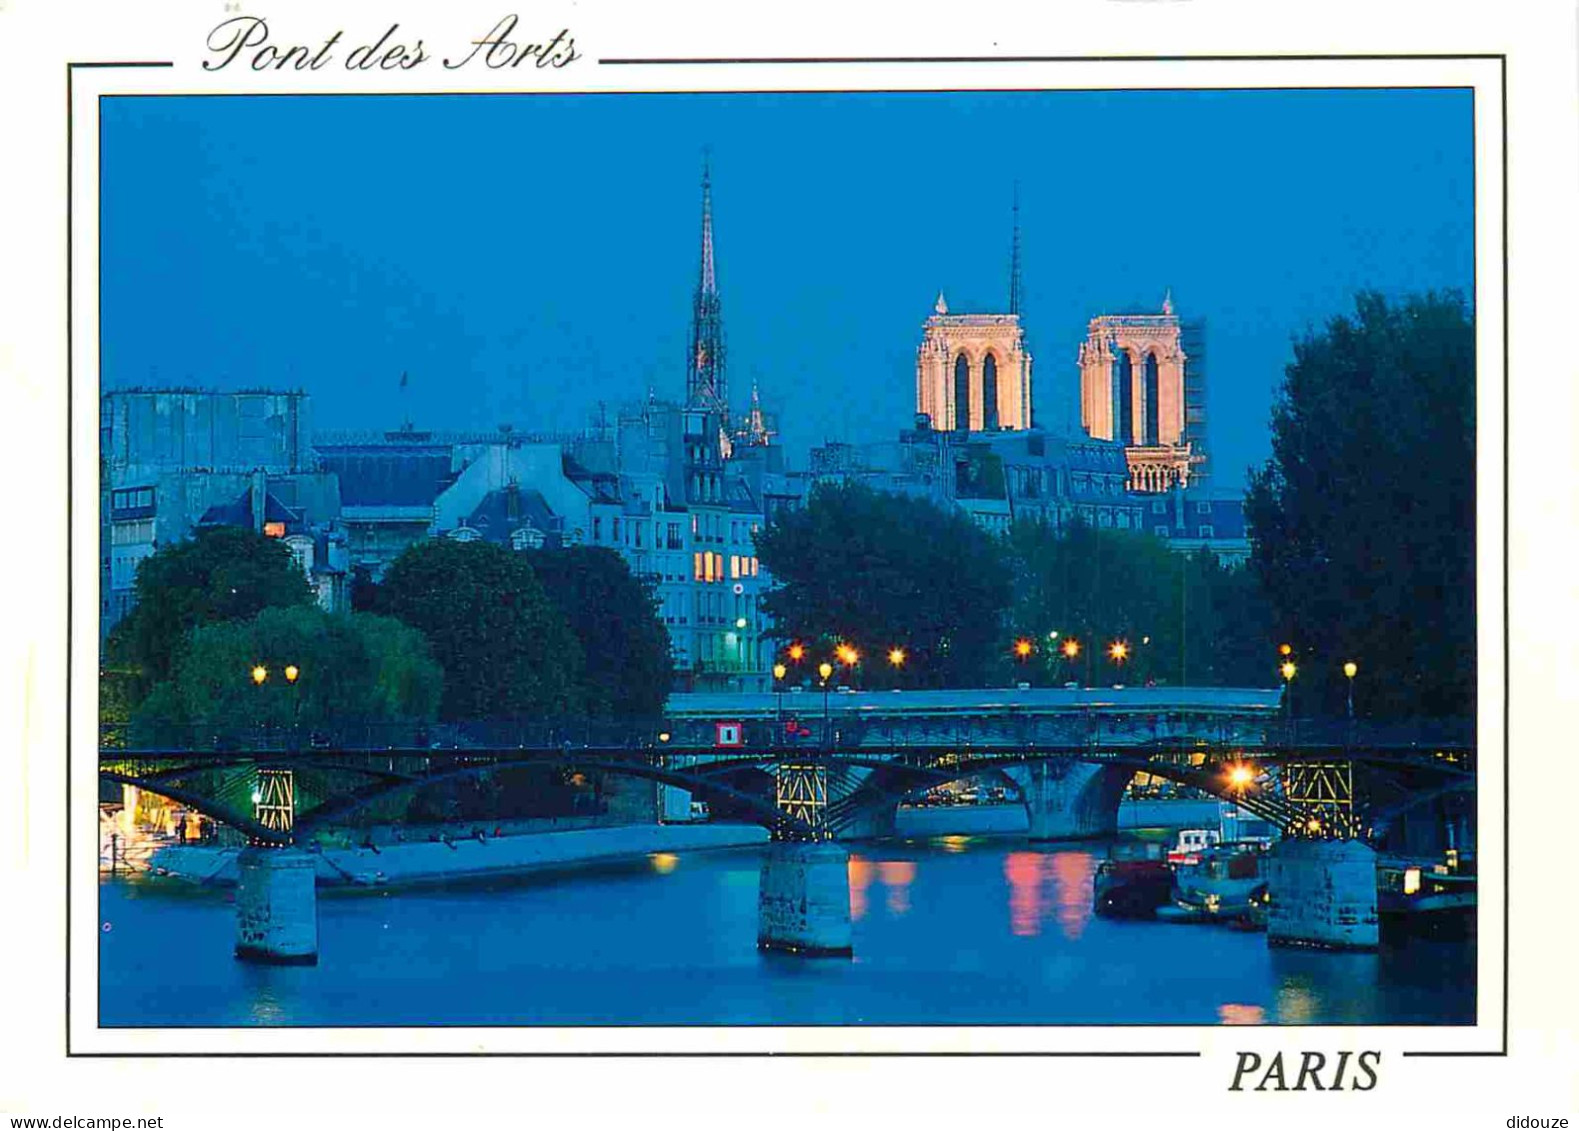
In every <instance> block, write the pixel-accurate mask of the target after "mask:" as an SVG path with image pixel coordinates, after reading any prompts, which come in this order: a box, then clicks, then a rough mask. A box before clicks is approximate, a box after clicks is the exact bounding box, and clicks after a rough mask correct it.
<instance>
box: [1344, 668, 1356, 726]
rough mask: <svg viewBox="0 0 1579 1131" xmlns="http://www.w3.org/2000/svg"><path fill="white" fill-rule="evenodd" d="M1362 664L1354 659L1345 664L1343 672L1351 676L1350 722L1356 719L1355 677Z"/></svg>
mask: <svg viewBox="0 0 1579 1131" xmlns="http://www.w3.org/2000/svg"><path fill="white" fill-rule="evenodd" d="M1359 670H1360V665H1359V664H1356V663H1355V662H1354V661H1353V660H1350V661H1348V662H1347V663H1345V664H1344V665H1343V674H1344V675H1346V676H1348V677H1349V722H1351V723H1352V722H1353V721H1354V677H1355V676H1356V675H1357V674H1359Z"/></svg>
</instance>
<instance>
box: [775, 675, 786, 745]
mask: <svg viewBox="0 0 1579 1131" xmlns="http://www.w3.org/2000/svg"><path fill="white" fill-rule="evenodd" d="M788 673H789V669H788V668H786V667H785V666H784V665H783V664H774V665H773V690H774V692H775V693H776V694H777V696H778V702H777V703H776V704H775V705H774V707H773V721H774V722H775V723H777V724H778V726H777V730H778V733H779V735H783V733H784V677H785V675H787V674H788Z"/></svg>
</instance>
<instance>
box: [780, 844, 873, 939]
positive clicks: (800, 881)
mask: <svg viewBox="0 0 1579 1131" xmlns="http://www.w3.org/2000/svg"><path fill="white" fill-rule="evenodd" d="M757 947H758V948H759V949H761V950H776V951H784V952H786V953H789V954H800V955H806V956H808V957H819V956H828V957H848V956H849V955H850V954H851V953H852V952H851V947H850V854H849V853H848V852H846V851H845V850H844V849H843V848H841V847H840V846H839V845H837V844H835V843H834V842H832V841H827V840H824V841H796V840H774V841H772V842H770V843H769V845H768V849H767V854H766V855H765V856H764V857H763V858H762V876H761V888H760V891H759V893H758V897H757Z"/></svg>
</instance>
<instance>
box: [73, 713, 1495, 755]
mask: <svg viewBox="0 0 1579 1131" xmlns="http://www.w3.org/2000/svg"><path fill="white" fill-rule="evenodd" d="M1474 742H1475V729H1474V725H1473V722H1472V721H1469V720H1463V719H1429V720H1412V721H1408V722H1389V723H1373V722H1367V721H1365V720H1348V719H1337V720H1334V719H1297V720H1292V721H1279V722H1271V721H1268V720H1264V719H1255V720H1250V719H1244V720H1240V719H1223V718H1209V717H1199V716H1193V715H1187V714H1186V715H1178V714H1174V715H1145V714H1136V715H1132V716H1124V715H1118V716H1115V715H1089V714H1073V715H1020V716H1011V717H1002V716H986V717H983V718H979V719H971V718H950V719H928V718H915V719H904V718H893V717H890V718H886V719H885V718H876V719H873V718H859V717H857V718H850V717H833V718H828V719H824V718H822V717H820V716H819V717H816V718H808V717H804V716H800V717H796V716H787V717H785V718H782V719H766V720H763V719H747V720H741V721H740V722H738V723H733V724H730V723H724V724H720V723H718V722H715V721H711V720H695V719H654V720H639V721H629V720H624V721H608V720H586V719H557V720H545V719H482V720H469V721H463V722H445V723H423V722H409V721H406V722H389V721H366V720H339V721H336V722H334V723H328V724H313V725H301V726H291V727H277V726H265V725H261V724H255V723H249V722H245V721H243V722H237V723H234V724H228V725H214V724H211V723H210V724H196V725H194V724H167V723H153V722H145V721H139V722H134V723H128V724H118V725H115V726H106V727H102V728H101V730H100V734H99V744H100V749H101V750H103V751H105V752H107V753H108V752H113V751H117V750H124V751H127V752H135V751H148V750H191V751H205V752H206V751H215V752H220V751H238V752H248V753H253V752H269V751H280V752H294V751H307V750H344V751H381V750H435V751H439V750H468V749H493V750H497V749H507V748H518V749H530V750H545V749H556V748H596V749H604V750H632V751H637V750H651V751H654V752H657V753H662V752H663V751H665V750H698V749H716V750H720V751H729V750H737V751H739V752H740V753H742V754H746V755H749V754H751V753H754V752H762V753H764V754H776V753H779V752H782V751H786V750H791V751H793V750H807V751H814V750H824V749H836V750H863V749H885V750H894V749H903V748H905V747H909V746H914V747H920V748H925V749H930V750H936V749H937V748H938V747H940V746H950V745H956V746H959V747H960V748H961V749H977V750H980V749H1005V750H1012V749H1018V748H1042V749H1054V748H1061V749H1070V750H1076V749H1086V750H1090V751H1092V752H1099V751H1102V750H1117V749H1141V748H1146V747H1167V748H1170V749H1176V750H1179V751H1185V750H1188V749H1191V748H1217V749H1221V748H1222V747H1225V746H1229V747H1232V746H1243V747H1245V748H1246V749H1247V750H1262V751H1268V750H1270V751H1276V750H1277V749H1280V748H1287V749H1311V750H1319V749H1327V750H1332V751H1342V750H1345V749H1353V750H1355V751H1364V750H1386V751H1405V752H1419V753H1423V754H1430V755H1435V754H1436V753H1437V752H1438V751H1448V752H1460V751H1466V750H1471V749H1473V746H1474ZM1446 756H1449V757H1453V756H1456V755H1455V754H1453V753H1449V754H1448V755H1446Z"/></svg>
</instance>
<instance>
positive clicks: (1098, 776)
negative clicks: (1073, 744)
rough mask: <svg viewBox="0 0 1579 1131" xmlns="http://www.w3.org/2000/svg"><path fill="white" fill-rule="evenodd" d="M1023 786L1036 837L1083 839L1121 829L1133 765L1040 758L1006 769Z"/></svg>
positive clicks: (1109, 834) (1023, 796) (1026, 805)
mask: <svg viewBox="0 0 1579 1131" xmlns="http://www.w3.org/2000/svg"><path fill="white" fill-rule="evenodd" d="M1004 773H1006V774H1007V775H1008V776H1009V777H1010V778H1011V779H1013V781H1014V783H1015V784H1016V785H1018V786H1019V787H1020V795H1021V797H1022V798H1023V799H1024V802H1025V811H1026V815H1027V816H1028V817H1029V819H1030V835H1031V839H1032V840H1085V839H1092V838H1096V837H1106V836H1112V835H1114V834H1115V833H1116V832H1117V831H1118V806H1119V800H1120V798H1121V797H1122V796H1123V792H1124V786H1125V784H1126V783H1127V782H1128V781H1129V779H1130V778H1131V777H1133V776H1134V771H1133V770H1132V769H1121V768H1117V767H1112V766H1102V765H1094V764H1092V763H1090V762H1081V761H1077V760H1075V759H1073V758H1042V759H1038V760H1036V761H1031V762H1027V763H1025V764H1024V765H1020V766H1009V767H1007V768H1005V770H1004Z"/></svg>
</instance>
